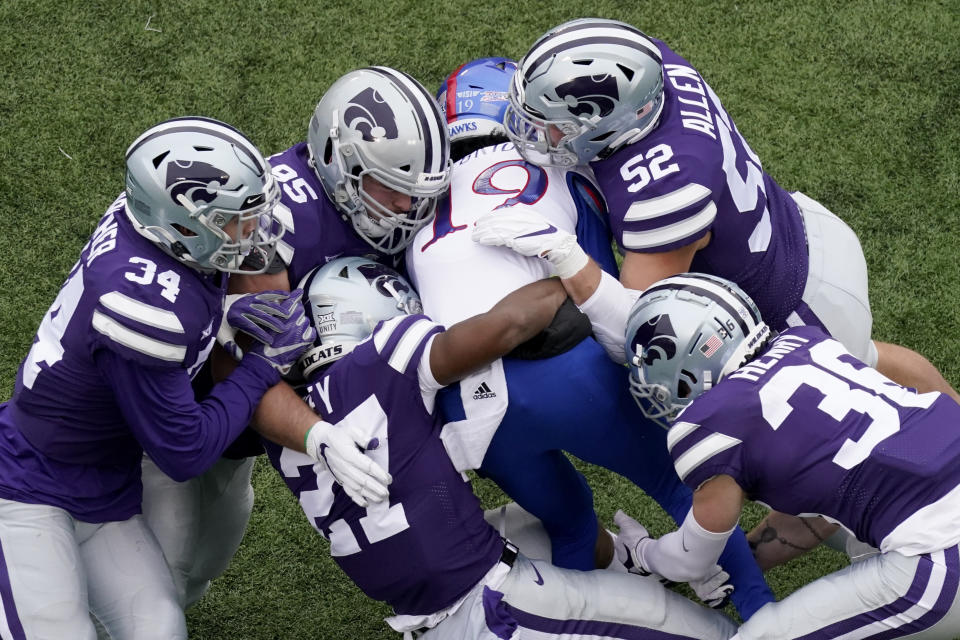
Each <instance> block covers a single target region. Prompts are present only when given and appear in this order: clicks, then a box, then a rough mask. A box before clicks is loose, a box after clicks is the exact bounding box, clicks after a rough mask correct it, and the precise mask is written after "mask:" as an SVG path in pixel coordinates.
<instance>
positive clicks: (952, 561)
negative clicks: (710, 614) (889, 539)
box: [735, 546, 960, 640]
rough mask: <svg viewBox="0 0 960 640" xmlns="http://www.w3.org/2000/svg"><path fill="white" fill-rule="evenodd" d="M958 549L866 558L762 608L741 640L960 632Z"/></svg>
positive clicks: (932, 638)
mask: <svg viewBox="0 0 960 640" xmlns="http://www.w3.org/2000/svg"><path fill="white" fill-rule="evenodd" d="M958 582H960V552H958V549H957V547H956V546H954V547H950V548H949V549H946V550H943V551H937V552H934V553H929V554H924V555H919V556H904V555H901V554H899V553H897V552H895V551H892V552H889V553H883V554H880V555H876V556H873V557H871V558H867V559H866V560H863V561H861V562H857V563H856V564H852V565H850V566H849V567H846V568H845V569H842V570H840V571H837V572H835V573H831V574H830V575H827V576H824V577H823V578H820V579H819V580H815V581H813V582H811V583H810V584H808V585H807V586H805V587H803V588H802V589H800V590H798V591H795V592H794V593H792V594H790V595H789V596H787V597H786V598H784V599H783V600H781V601H780V602H772V603H770V604H767V605H765V606H763V607H762V608H761V609H760V610H759V611H757V612H756V613H755V614H753V617H752V618H750V620H748V621H747V622H746V623H744V625H743V626H742V627H740V630H739V632H738V633H737V635H736V636H735V638H736V639H737V640H761V639H762V640H790V639H793V638H811V639H813V638H842V639H843V640H868V639H870V638H877V639H880V638H883V639H886V638H916V639H918V640H919V639H921V638H922V639H923V640H953V639H954V638H958V637H960V598H958V589H957V586H958Z"/></svg>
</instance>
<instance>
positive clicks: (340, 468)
mask: <svg viewBox="0 0 960 640" xmlns="http://www.w3.org/2000/svg"><path fill="white" fill-rule="evenodd" d="M304 445H305V447H306V451H307V455H308V456H310V457H311V458H313V459H314V460H316V461H317V462H319V463H320V464H321V465H323V466H324V467H326V468H327V469H328V470H329V471H330V473H331V474H333V478H334V480H336V481H337V484H339V485H340V486H342V487H343V490H344V491H345V492H346V493H347V495H348V496H350V499H351V500H353V501H354V502H356V503H357V504H358V505H359V506H361V507H366V506H367V505H369V504H370V503H373V502H382V501H383V500H385V499H386V498H387V495H389V492H388V490H387V485H388V484H390V483H391V482H392V481H393V478H392V477H391V476H390V474H389V473H387V472H386V471H384V470H383V467H381V466H380V465H379V464H377V463H376V462H374V461H373V460H371V459H370V458H368V457H367V456H365V455H364V454H363V453H362V450H367V449H376V448H377V446H378V445H379V443H378V442H377V439H376V438H374V439H373V440H370V439H369V438H367V437H366V436H364V435H363V434H362V433H361V431H360V429H359V427H353V428H351V427H347V426H339V425H333V424H330V423H329V422H326V421H324V420H318V421H317V422H316V423H314V425H313V426H312V427H310V430H309V431H307V435H306V438H305V439H304Z"/></svg>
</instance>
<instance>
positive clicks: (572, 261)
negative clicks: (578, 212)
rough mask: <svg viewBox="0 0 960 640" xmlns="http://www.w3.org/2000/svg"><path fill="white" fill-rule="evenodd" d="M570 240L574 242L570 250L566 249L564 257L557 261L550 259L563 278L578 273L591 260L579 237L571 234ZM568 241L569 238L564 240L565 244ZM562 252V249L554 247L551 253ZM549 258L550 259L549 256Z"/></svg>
mask: <svg viewBox="0 0 960 640" xmlns="http://www.w3.org/2000/svg"><path fill="white" fill-rule="evenodd" d="M568 240H569V242H571V243H572V244H573V246H571V247H570V249H569V251H566V252H565V254H564V255H563V257H562V258H560V259H558V260H557V261H556V262H554V261H553V260H550V263H551V264H552V265H553V268H554V270H555V271H556V272H557V275H558V276H559V277H560V278H561V279H567V278H572V277H573V276H575V275H577V273H579V272H580V270H581V269H583V268H584V267H585V266H587V263H588V262H590V257H589V256H587V253H586V252H585V251H584V250H583V248H582V247H581V246H580V245H579V244H577V237H576V236H574V235H571V236H570V237H569V238H568ZM566 243H567V240H565V241H564V244H566ZM560 253H561V252H560V251H558V250H556V249H554V250H553V251H551V252H550V255H551V256H553V255H558V254H560ZM547 259H548V260H549V256H548V258H547Z"/></svg>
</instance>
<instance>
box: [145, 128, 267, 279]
mask: <svg viewBox="0 0 960 640" xmlns="http://www.w3.org/2000/svg"><path fill="white" fill-rule="evenodd" d="M126 158H127V173H126V192H127V206H126V212H127V216H128V217H129V218H130V221H131V222H132V223H133V226H134V228H135V229H136V230H137V231H138V232H139V233H140V234H141V235H143V236H144V237H146V238H148V239H149V240H150V241H152V242H154V243H155V244H157V245H158V246H159V247H161V248H162V249H163V250H164V251H166V252H167V253H169V254H170V255H171V256H173V257H174V258H176V259H177V260H179V261H181V262H184V263H186V264H188V265H190V266H192V267H194V268H197V269H201V270H218V271H228V272H232V273H262V272H263V271H264V270H266V268H267V266H269V264H270V262H271V260H273V255H274V252H275V250H276V245H277V241H278V240H279V239H280V237H281V236H282V235H283V225H280V224H274V221H273V210H274V207H276V205H277V203H278V202H279V201H280V189H279V188H278V186H277V183H276V181H275V180H274V178H273V175H271V173H270V165H269V164H268V163H267V161H266V160H264V158H263V156H262V155H261V154H260V151H258V150H257V148H256V147H255V146H254V145H253V143H252V142H250V141H249V140H248V139H247V138H246V137H245V136H244V135H243V134H242V133H240V132H239V131H237V130H236V129H234V128H233V127H231V126H229V125H227V124H224V123H222V122H218V121H217V120H211V119H209V118H201V117H196V116H194V117H186V118H174V119H173V120H167V121H166V122H161V123H160V124H158V125H156V126H154V127H151V128H150V129H148V130H147V131H146V132H144V133H143V134H142V135H141V136H140V137H139V138H137V139H136V140H135V141H134V142H133V144H131V145H130V148H129V149H127V155H126Z"/></svg>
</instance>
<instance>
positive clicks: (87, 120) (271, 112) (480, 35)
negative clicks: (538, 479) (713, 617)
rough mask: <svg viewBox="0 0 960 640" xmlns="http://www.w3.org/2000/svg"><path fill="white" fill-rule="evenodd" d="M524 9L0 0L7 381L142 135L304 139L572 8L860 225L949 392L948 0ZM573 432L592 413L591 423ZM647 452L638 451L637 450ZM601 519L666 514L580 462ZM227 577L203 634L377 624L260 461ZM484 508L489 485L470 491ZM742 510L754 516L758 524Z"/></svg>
mask: <svg viewBox="0 0 960 640" xmlns="http://www.w3.org/2000/svg"><path fill="white" fill-rule="evenodd" d="M519 6H520V3H509V4H508V3H504V2H468V3H458V2H457V3H455V2H444V3H436V4H434V3H426V2H415V1H410V0H382V1H380V2H371V3H368V2H338V1H329V0H328V1H327V2H303V1H291V0H279V1H269V0H248V1H247V2H228V3H213V2H204V1H201V0H192V1H191V0H168V1H166V2H159V1H153V2H143V1H128V2H117V1H114V2H110V1H103V0H89V1H87V2H80V1H77V0H67V1H66V2H64V1H62V0H61V1H59V2H54V1H52V0H2V1H0V220H3V221H4V230H3V233H0V292H2V293H3V300H4V303H3V304H2V305H0V326H2V327H3V331H0V356H2V357H0V362H2V368H0V382H2V384H3V386H4V391H3V392H2V393H3V396H2V397H4V398H6V397H8V396H9V393H10V391H11V390H12V386H13V380H14V375H15V372H16V367H17V364H18V363H19V361H20V359H21V358H22V357H23V356H24V355H25V353H26V351H27V349H28V346H29V345H30V342H31V340H32V337H33V334H34V331H35V330H36V327H37V325H38V323H39V321H40V318H41V317H42V315H43V314H44V312H45V311H46V309H47V306H48V305H49V303H50V302H51V301H52V300H53V298H54V296H55V295H56V292H57V289H58V288H59V286H60V283H61V281H62V280H63V278H64V277H65V275H66V274H67V272H68V271H69V269H70V267H71V265H72V264H73V262H74V260H75V259H76V257H77V255H78V253H79V251H80V248H81V247H82V245H83V244H84V242H85V241H86V239H87V236H88V234H89V233H90V232H91V231H92V229H93V226H94V223H95V222H96V220H98V219H99V217H100V215H101V214H102V213H103V211H104V210H105V208H106V207H107V205H109V204H110V202H111V201H112V200H113V199H114V198H115V197H116V195H117V194H118V193H119V192H120V190H121V189H122V184H123V154H124V151H125V149H126V147H127V145H128V144H129V143H130V142H131V141H132V140H133V139H134V138H135V137H136V136H137V135H138V134H139V133H141V132H142V131H143V130H144V129H146V128H147V127H149V126H150V125H152V124H154V123H156V122H158V121H160V120H164V119H166V118H170V117H174V116H180V115H187V114H199V115H206V116H211V117H215V118H219V119H222V120H225V121H227V122H229V123H231V124H233V125H235V126H237V127H239V128H240V129H241V130H243V131H244V132H245V133H247V134H248V135H249V136H250V137H251V138H252V139H253V140H254V142H255V143H257V144H258V145H259V146H260V147H261V149H263V150H264V151H265V152H266V153H273V152H276V151H280V150H282V149H285V148H287V147H288V146H290V145H292V144H293V143H295V142H298V141H300V140H302V139H304V138H305V136H306V127H307V122H308V119H309V117H310V115H311V113H312V109H313V106H314V104H315V103H316V102H317V100H318V99H319V97H320V96H321V94H322V93H323V91H324V90H325V88H326V87H327V86H328V85H329V84H330V83H331V82H332V81H333V80H334V79H336V78H337V77H338V76H340V75H341V74H342V73H344V72H346V71H349V70H351V69H353V68H356V67H361V66H366V65H370V64H385V65H390V66H394V67H397V68H399V69H402V70H405V71H407V72H409V73H410V74H412V75H413V76H415V77H416V78H418V79H419V80H420V81H421V82H423V83H424V84H425V85H426V86H427V87H428V88H430V89H431V90H432V89H434V88H436V86H437V85H438V83H439V82H440V81H441V80H442V79H443V77H444V76H445V75H446V74H447V73H448V72H449V71H450V70H452V69H453V68H454V67H456V66H457V65H459V64H460V63H462V62H464V61H466V60H468V59H471V58H474V57H478V56H487V55H508V56H513V57H519V56H521V55H522V54H523V53H524V52H525V51H526V49H527V48H528V47H529V46H530V45H531V44H532V43H533V41H534V40H535V39H536V38H537V37H538V36H539V35H540V34H541V33H542V32H543V31H545V30H546V29H547V28H549V27H552V26H554V25H556V24H559V23H560V22H563V21H565V20H567V19H570V18H574V17H579V16H583V15H595V16H602V17H610V18H617V19H620V20H625V21H627V22H630V23H632V24H634V25H636V26H638V27H640V28H641V29H643V30H644V31H646V32H647V33H649V34H650V35H653V36H656V37H659V38H662V39H664V40H666V41H667V43H668V44H670V45H671V46H673V47H674V48H675V49H676V50H678V51H679V52H680V53H681V54H683V55H684V56H685V57H687V58H688V59H689V60H690V61H691V62H692V63H693V64H694V65H695V66H696V67H697V68H698V69H699V70H700V72H701V73H702V74H703V76H704V77H705V78H706V79H707V81H708V82H710V84H711V85H712V86H713V88H714V89H715V90H716V92H717V93H718V94H719V95H720V97H721V99H722V100H723V102H724V104H725V106H726V108H727V110H728V111H729V112H730V114H731V115H732V116H733V117H734V118H735V120H736V123H737V126H738V128H739V129H740V131H741V133H742V134H743V135H744V136H745V137H746V138H747V140H749V141H750V144H751V145H752V147H753V149H754V150H755V151H756V152H757V153H758V154H759V156H760V158H761V159H762V160H763V163H764V167H765V169H766V170H767V171H768V172H769V173H770V174H771V175H773V176H774V177H775V178H776V179H777V180H778V181H779V182H780V183H781V184H782V185H783V186H785V187H786V188H789V189H796V190H802V191H804V192H805V193H807V194H809V195H811V196H812V197H814V198H816V199H818V200H820V201H821V202H822V203H823V204H824V205H826V206H827V207H828V208H829V209H831V210H832V211H834V212H835V213H837V214H838V215H840V216H841V217H843V218H844V219H845V220H846V221H847V222H848V223H849V224H850V225H851V226H852V227H853V228H854V229H855V230H856V231H857V232H858V233H859V234H860V238H861V241H862V243H863V245H864V249H865V252H866V255H867V260H868V263H869V266H870V270H871V293H872V296H871V298H872V303H873V310H874V321H875V324H874V335H875V337H876V338H878V339H881V340H886V341H891V342H898V343H901V344H904V345H906V346H909V347H912V348H914V349H916V350H918V351H920V352H921V353H923V354H925V355H926V356H928V357H929V358H930V359H931V360H932V361H933V362H934V363H935V364H936V365H938V366H939V367H940V368H941V370H942V371H943V372H944V374H945V375H946V377H947V378H948V380H950V381H951V382H952V383H953V385H954V386H957V385H958V384H960V320H958V315H960V305H958V304H957V302H956V295H955V288H956V285H957V284H958V283H960V259H958V258H960V255H958V252H957V249H956V243H957V242H958V241H960V205H958V201H960V45H958V43H960V20H958V14H960V4H958V3H957V2H956V0H943V1H940V2H937V1H933V0H918V1H912V2H907V1H901V2H897V1H893V2H891V1H883V2H881V1H879V0H860V1H855V2H846V1H836V2H830V1H826V0H822V1H818V2H789V3H788V2H782V3H781V2H768V1H754V2H751V1H749V0H737V1H735V2H731V1H724V2H706V1H704V2H691V1H679V0H675V1H672V2H663V1H646V2H616V1H612V0H603V1H597V2H593V3H587V4H584V3H580V2H573V1H571V0H553V1H551V2H536V1H535V2H531V3H529V4H528V5H527V10H526V12H522V11H521V10H520V9H519ZM584 430H585V432H587V431H588V430H589V425H584ZM637 463H638V464H642V461H639V460H638V461H637ZM585 471H586V472H587V474H588V476H589V478H590V480H591V483H592V484H593V486H594V488H595V491H596V494H597V508H598V511H599V513H600V514H601V516H602V517H603V518H604V519H605V520H606V521H607V522H610V519H611V517H612V514H613V512H614V511H615V510H616V509H617V508H618V507H622V508H624V509H626V510H627V511H629V512H631V513H634V514H636V515H638V517H639V519H640V520H641V521H644V522H646V523H648V524H650V525H651V529H652V530H653V532H654V533H656V534H660V533H663V532H665V531H666V530H667V529H668V527H669V526H670V525H669V523H668V521H667V520H666V519H665V516H664V515H663V514H662V512H660V511H659V510H658V509H657V508H656V507H653V506H650V504H649V503H648V502H647V501H646V500H645V499H644V498H643V496H642V495H640V494H639V492H638V491H636V490H635V489H634V488H633V487H632V486H631V485H630V484H629V483H627V482H625V481H623V480H621V479H619V478H617V477H614V476H612V475H610V474H608V473H605V472H602V471H599V470H595V469H585ZM255 488H256V492H257V502H256V507H255V512H254V515H253V519H252V522H251V525H250V528H249V530H248V532H247V537H246V538H245V542H244V545H243V547H242V548H241V550H240V552H239V554H238V555H237V557H236V558H235V560H234V562H233V563H232V565H231V566H230V568H229V570H228V571H227V574H226V575H225V576H223V578H221V579H220V580H219V581H218V582H217V583H216V584H215V585H214V588H213V589H212V591H211V592H210V594H209V595H208V596H207V597H206V598H205V599H204V600H203V601H201V602H200V603H199V604H198V605H197V606H196V607H195V608H194V609H192V610H191V611H190V613H189V615H188V622H189V626H190V632H191V637H194V638H198V639H199V638H204V639H222V638H230V639H233V638H238V639H241V638H242V639H250V640H255V639H268V638H280V639H288V638H291V639H292V638H298V639H299V638H351V639H366V638H391V637H396V636H395V635H394V634H393V633H392V632H390V631H389V629H388V628H387V627H386V625H385V624H384V623H383V622H382V618H383V616H384V615H387V614H388V613H389V612H388V610H387V608H386V607H385V606H381V605H379V604H376V603H372V602H370V601H368V600H366V599H365V598H364V597H363V596H362V594H361V593H360V592H359V591H358V590H357V589H356V588H355V587H353V585H352V584H351V583H350V582H349V581H348V580H346V579H345V578H344V577H343V576H342V575H341V574H340V573H339V572H338V571H337V569H336V568H335V566H334V564H333V563H332V561H331V560H330V559H329V557H328V555H327V551H326V546H325V543H324V542H323V541H322V540H321V538H320V537H319V536H318V535H316V534H314V533H313V531H312V529H310V527H309V526H308V525H307V523H306V521H305V519H304V518H303V517H302V515H301V512H300V510H299V507H298V505H297V504H296V502H295V501H294V500H293V499H292V496H290V495H288V494H287V493H285V489H284V488H283V487H282V485H281V483H280V482H279V479H278V477H277V476H276V474H274V472H273V471H272V470H271V469H270V467H269V466H268V465H267V464H265V463H263V461H261V462H260V463H259V464H258V467H257V471H256V474H255ZM478 490H479V491H480V492H481V493H482V495H483V497H484V500H485V502H486V504H487V506H493V505H495V504H498V503H499V502H500V501H502V500H503V497H502V496H501V495H500V494H499V493H498V492H497V491H496V489H495V488H494V487H492V486H490V485H488V484H484V483H480V484H479V485H478ZM760 513H761V512H760V511H759V509H754V510H751V512H750V516H749V522H746V523H745V524H747V525H750V524H753V523H755V522H756V521H757V520H758V519H759V517H760ZM842 563H843V562H842V560H841V559H840V558H839V557H838V556H837V555H836V554H834V553H832V552H828V551H823V552H817V553H815V554H812V555H810V556H808V557H807V558H804V559H803V560H801V561H797V562H795V563H794V564H791V565H789V566H787V567H784V568H781V569H779V570H776V571H774V572H772V573H771V574H770V576H769V578H770V582H771V585H772V586H773V588H774V590H775V591H776V592H777V594H778V595H780V596H783V595H786V594H788V593H790V592H791V591H792V590H794V589H796V588H797V587H798V586H800V585H802V584H804V583H805V582H808V581H809V580H811V579H813V578H815V577H817V576H819V575H821V574H823V573H824V572H827V571H829V570H832V569H834V568H837V567H839V566H841V565H842Z"/></svg>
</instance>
